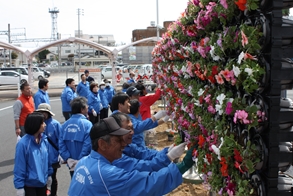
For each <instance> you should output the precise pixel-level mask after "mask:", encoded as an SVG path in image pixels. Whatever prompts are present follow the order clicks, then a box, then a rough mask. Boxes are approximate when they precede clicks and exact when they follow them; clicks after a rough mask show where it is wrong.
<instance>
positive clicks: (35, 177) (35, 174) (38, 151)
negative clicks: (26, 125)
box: [13, 134, 53, 189]
mask: <svg viewBox="0 0 293 196" xmlns="http://www.w3.org/2000/svg"><path fill="white" fill-rule="evenodd" d="M49 145H50V144H49V142H48V141H47V139H46V135H43V134H42V137H41V139H40V143H39V144H37V143H36V141H35V137H34V136H33V135H29V134H26V135H24V136H23V137H22V138H21V140H20V141H19V142H18V143H17V144H16V150H15V159H14V171H13V173H14V180H13V181H14V187H15V188H16V189H20V188H23V187H24V186H30V187H44V186H45V185H46V184H47V179H48V176H50V175H52V173H53V168H52V166H51V165H52V163H51V162H50V158H49V154H50V151H49V150H50V148H49Z"/></svg>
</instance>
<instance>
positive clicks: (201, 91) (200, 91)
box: [197, 88, 204, 96]
mask: <svg viewBox="0 0 293 196" xmlns="http://www.w3.org/2000/svg"><path fill="white" fill-rule="evenodd" d="M203 93H204V90H203V89H202V88H200V89H199V91H198V92H197V95H198V96H201V95H202V94H203Z"/></svg>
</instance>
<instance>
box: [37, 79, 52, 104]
mask: <svg viewBox="0 0 293 196" xmlns="http://www.w3.org/2000/svg"><path fill="white" fill-rule="evenodd" d="M38 86H39V90H38V91H37V92H36V93H35V95H34V102H35V108H38V106H39V105H40V104H41V103H47V104H50V98H49V95H48V92H47V90H48V88H49V80H47V79H45V78H43V79H40V80H39V83H38Z"/></svg>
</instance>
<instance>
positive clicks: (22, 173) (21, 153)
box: [13, 142, 27, 189]
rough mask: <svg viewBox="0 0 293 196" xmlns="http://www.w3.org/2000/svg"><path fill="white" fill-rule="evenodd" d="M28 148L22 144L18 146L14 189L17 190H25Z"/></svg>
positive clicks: (15, 160)
mask: <svg viewBox="0 0 293 196" xmlns="http://www.w3.org/2000/svg"><path fill="white" fill-rule="evenodd" d="M25 147H26V146H25V145H24V144H22V143H21V142H18V143H17V144H16V150H15V158H14V170H13V174H14V179H13V182H14V187H15V188H16V189H21V188H24V182H25V177H26V168H27V167H26V164H27V163H26V158H25V156H26V148H25Z"/></svg>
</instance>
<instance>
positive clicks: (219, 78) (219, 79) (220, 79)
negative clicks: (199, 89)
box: [215, 74, 224, 84]
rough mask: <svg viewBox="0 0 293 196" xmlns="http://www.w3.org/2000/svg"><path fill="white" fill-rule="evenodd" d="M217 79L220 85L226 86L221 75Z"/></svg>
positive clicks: (216, 76)
mask: <svg viewBox="0 0 293 196" xmlns="http://www.w3.org/2000/svg"><path fill="white" fill-rule="evenodd" d="M215 78H216V80H217V82H218V84H224V80H223V78H222V76H221V75H220V74H218V75H215Z"/></svg>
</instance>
